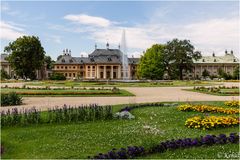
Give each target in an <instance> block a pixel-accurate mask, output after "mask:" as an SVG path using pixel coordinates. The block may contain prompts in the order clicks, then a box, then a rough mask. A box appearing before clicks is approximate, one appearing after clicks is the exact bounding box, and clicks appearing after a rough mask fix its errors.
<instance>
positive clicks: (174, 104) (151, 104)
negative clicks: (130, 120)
mask: <svg viewBox="0 0 240 160" xmlns="http://www.w3.org/2000/svg"><path fill="white" fill-rule="evenodd" d="M176 105H178V104H177V103H172V104H168V103H166V104H165V103H162V102H156V103H142V104H132V105H128V106H125V107H124V108H122V109H121V110H120V112H122V111H128V112H130V111H131V110H133V109H136V108H143V107H156V106H158V107H163V106H166V107H170V106H176Z"/></svg>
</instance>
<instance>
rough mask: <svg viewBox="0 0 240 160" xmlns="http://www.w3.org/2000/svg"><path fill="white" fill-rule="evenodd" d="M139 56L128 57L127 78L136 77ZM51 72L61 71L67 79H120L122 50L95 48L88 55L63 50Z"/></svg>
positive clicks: (121, 74)
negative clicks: (76, 54)
mask: <svg viewBox="0 0 240 160" xmlns="http://www.w3.org/2000/svg"><path fill="white" fill-rule="evenodd" d="M138 61H139V58H128V73H127V75H128V79H137V74H136V71H137V64H138ZM53 72H55V73H62V74H63V75H65V77H66V78H67V79H77V78H80V79H89V80H90V79H96V80H107V79H114V80H118V79H122V77H123V71H122V52H121V50H120V47H119V48H118V49H109V44H107V47H106V49H97V47H96V46H95V50H94V51H93V52H92V53H91V54H89V56H88V57H83V56H81V57H72V56H71V50H68V49H66V50H63V54H62V55H61V56H60V58H59V59H58V60H57V61H56V63H55V64H54V68H53Z"/></svg>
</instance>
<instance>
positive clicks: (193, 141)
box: [88, 133, 239, 159]
mask: <svg viewBox="0 0 240 160" xmlns="http://www.w3.org/2000/svg"><path fill="white" fill-rule="evenodd" d="M227 143H236V144H238V143H239V135H238V134H236V133H231V134H230V135H229V136H226V135H225V134H220V135H218V136H215V135H206V136H205V137H202V136H201V137H199V138H183V139H177V140H174V139H172V140H170V141H169V140H168V141H165V142H161V143H160V144H157V145H155V146H153V147H151V148H150V149H148V150H146V149H145V148H144V147H142V146H139V147H138V146H133V147H127V148H121V149H119V150H117V149H115V148H113V149H112V150H111V151H109V152H107V153H99V154H97V155H95V156H93V157H91V156H88V158H89V159H130V158H137V157H142V156H144V155H148V154H154V153H163V152H166V151H167V150H175V149H185V148H191V147H200V146H211V145H214V144H227Z"/></svg>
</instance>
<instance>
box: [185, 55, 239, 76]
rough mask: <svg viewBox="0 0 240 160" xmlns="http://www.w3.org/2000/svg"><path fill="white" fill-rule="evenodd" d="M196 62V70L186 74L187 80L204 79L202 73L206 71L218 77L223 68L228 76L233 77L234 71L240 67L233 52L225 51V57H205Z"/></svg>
mask: <svg viewBox="0 0 240 160" xmlns="http://www.w3.org/2000/svg"><path fill="white" fill-rule="evenodd" d="M193 62H194V68H193V71H192V72H191V73H184V77H185V79H187V78H190V79H199V78H202V73H203V71H204V70H205V69H206V70H207V71H208V72H209V75H211V76H216V77H217V76H218V70H219V69H220V68H221V69H222V70H223V71H224V72H226V73H227V74H230V75H233V72H234V69H235V68H236V67H238V66H239V59H238V58H237V57H236V56H234V54H233V51H231V52H230V53H228V52H227V50H226V51H225V55H223V56H216V55H215V53H213V54H212V56H203V57H202V58H200V59H198V60H197V61H195V60H194V61H193Z"/></svg>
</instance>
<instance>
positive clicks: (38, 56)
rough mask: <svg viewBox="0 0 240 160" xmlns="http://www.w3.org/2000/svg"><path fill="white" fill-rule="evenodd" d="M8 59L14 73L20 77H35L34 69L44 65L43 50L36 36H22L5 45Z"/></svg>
mask: <svg viewBox="0 0 240 160" xmlns="http://www.w3.org/2000/svg"><path fill="white" fill-rule="evenodd" d="M4 50H5V51H7V52H9V53H10V55H9V56H8V59H7V60H8V61H9V63H10V65H11V67H13V69H14V70H15V72H16V74H17V75H18V76H19V77H22V78H30V79H35V78H36V73H35V72H36V70H38V69H41V67H42V66H43V65H44V56H45V51H44V48H43V47H42V45H41V42H40V40H39V38H38V37H35V36H23V37H19V38H17V39H16V40H15V41H13V42H10V43H9V45H8V46H6V47H5V49H4Z"/></svg>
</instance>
